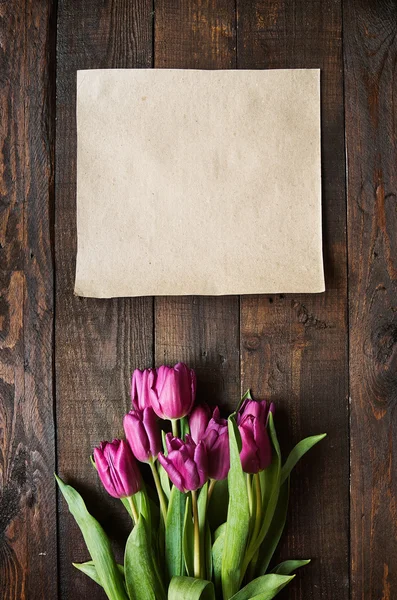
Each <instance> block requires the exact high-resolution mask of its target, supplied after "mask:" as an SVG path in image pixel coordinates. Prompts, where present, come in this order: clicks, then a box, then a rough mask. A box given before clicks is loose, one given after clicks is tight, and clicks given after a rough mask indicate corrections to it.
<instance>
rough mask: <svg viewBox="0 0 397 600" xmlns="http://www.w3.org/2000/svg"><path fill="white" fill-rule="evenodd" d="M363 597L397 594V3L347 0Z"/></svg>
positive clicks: (357, 574) (353, 387)
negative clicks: (396, 94) (396, 91)
mask: <svg viewBox="0 0 397 600" xmlns="http://www.w3.org/2000/svg"><path fill="white" fill-rule="evenodd" d="M343 30H344V56H345V82H346V83H345V98H346V100H345V111H346V146H347V158H348V173H349V178H348V240H349V251H348V256H349V314H350V319H349V323H350V395H351V490H352V491H351V574H352V598H353V600H358V599H360V600H361V599H365V600H367V599H368V600H369V599H372V598H382V599H383V600H392V599H393V598H396V597H397V570H396V568H395V558H394V557H395V556H397V528H396V523H397V508H396V502H397V468H396V460H395V459H396V450H395V447H394V446H395V440H396V439H397V419H396V402H397V375H396V372H397V371H396V368H397V211H396V186H397V150H396V149H397V136H396V117H397V107H396V102H395V97H394V96H395V90H396V85H397V81H396V61H397V4H396V3H395V2H393V0H389V1H385V0H383V1H382V2H367V1H363V0H353V1H351V2H346V3H345V4H344V15H343Z"/></svg>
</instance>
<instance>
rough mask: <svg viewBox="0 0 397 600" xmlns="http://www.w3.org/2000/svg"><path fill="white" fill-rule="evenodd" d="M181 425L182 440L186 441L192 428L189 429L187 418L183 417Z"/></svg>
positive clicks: (180, 421)
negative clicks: (186, 436)
mask: <svg viewBox="0 0 397 600" xmlns="http://www.w3.org/2000/svg"><path fill="white" fill-rule="evenodd" d="M179 424H180V432H181V439H182V440H184V439H185V435H186V434H187V433H190V427H189V421H188V418H187V417H182V419H179Z"/></svg>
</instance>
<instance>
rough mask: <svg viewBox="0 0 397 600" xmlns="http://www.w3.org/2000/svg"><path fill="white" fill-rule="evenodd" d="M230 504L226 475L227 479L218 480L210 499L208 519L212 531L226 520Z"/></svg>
mask: <svg viewBox="0 0 397 600" xmlns="http://www.w3.org/2000/svg"><path fill="white" fill-rule="evenodd" d="M228 504H229V489H228V484H227V477H226V479H222V480H221V481H217V482H216V484H215V486H214V489H213V491H212V495H211V498H210V501H209V505H208V512H207V519H208V522H209V524H210V527H211V531H215V530H216V529H217V527H219V525H222V523H225V522H226V519H227V507H228Z"/></svg>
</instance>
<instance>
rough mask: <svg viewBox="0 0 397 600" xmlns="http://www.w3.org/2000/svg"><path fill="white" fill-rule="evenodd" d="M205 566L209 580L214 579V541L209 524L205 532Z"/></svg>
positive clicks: (206, 525)
mask: <svg viewBox="0 0 397 600" xmlns="http://www.w3.org/2000/svg"><path fill="white" fill-rule="evenodd" d="M204 566H205V573H206V577H207V579H212V540H211V530H210V526H209V525H208V523H206V524H205V531H204Z"/></svg>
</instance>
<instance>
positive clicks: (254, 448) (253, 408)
mask: <svg viewBox="0 0 397 600" xmlns="http://www.w3.org/2000/svg"><path fill="white" fill-rule="evenodd" d="M269 410H272V411H273V410H274V408H273V405H271V406H270V407H268V405H267V402H266V401H265V400H262V401H260V402H257V401H256V400H249V399H247V400H245V401H244V402H243V404H242V405H241V407H240V410H239V411H238V413H237V425H238V428H239V432H240V435H241V442H242V449H241V452H240V458H241V464H242V467H243V470H244V471H245V472H246V473H258V472H259V471H263V469H266V468H267V467H268V466H269V465H270V463H271V461H272V450H271V445H270V439H269V435H268V432H267V429H266V425H267V419H268V415H269Z"/></svg>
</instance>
